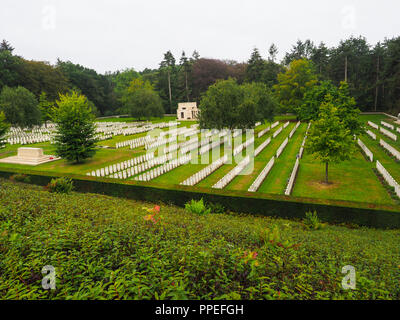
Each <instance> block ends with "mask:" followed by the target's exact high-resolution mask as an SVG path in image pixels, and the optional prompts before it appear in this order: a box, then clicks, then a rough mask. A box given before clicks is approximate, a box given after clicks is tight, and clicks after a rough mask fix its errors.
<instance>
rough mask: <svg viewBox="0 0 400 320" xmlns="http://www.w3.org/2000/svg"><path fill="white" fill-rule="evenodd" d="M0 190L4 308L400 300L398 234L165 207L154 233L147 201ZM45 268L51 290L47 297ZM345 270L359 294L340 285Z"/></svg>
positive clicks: (6, 184) (16, 187)
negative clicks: (62, 302)
mask: <svg viewBox="0 0 400 320" xmlns="http://www.w3.org/2000/svg"><path fill="white" fill-rule="evenodd" d="M0 185H1V186H2V187H1V188H0V261H1V263H0V274H1V277H0V299H17V300H21V299H24V300H27V299H81V300H88V299H90V300H97V299H123V300H124V299H173V300H175V299H228V300H232V299H250V300H252V299H273V300H275V299H280V300H285V299H304V300H311V299H312V300H315V299H357V300H359V299H396V300H398V299H400V286H399V281H400V269H399V261H400V251H399V239H400V231H399V230H390V231H388V230H376V229H368V228H357V227H352V228H347V227H346V226H336V225H327V226H326V227H325V228H323V229H321V230H316V231H311V230H307V229H306V228H305V227H304V224H303V223H302V222H300V221H291V220H286V219H277V218H268V217H262V216H252V215H243V214H238V213H232V212H230V213H221V214H214V213H211V214H208V215H197V214H194V213H191V212H189V211H186V210H185V209H183V208H179V207H175V206H168V205H164V204H162V203H158V205H160V207H161V209H160V213H159V214H158V216H159V218H158V219H159V220H158V222H157V223H156V224H154V223H153V222H151V221H146V220H145V219H144V217H145V216H146V215H148V214H149V213H148V212H147V211H146V210H145V209H143V207H144V208H152V207H154V205H155V204H154V203H153V204H150V203H144V202H139V201H132V200H126V199H121V198H113V197H107V196H102V195H94V194H88V193H85V194H80V193H74V192H73V193H71V194H69V195H60V194H54V193H49V192H47V191H45V190H44V189H43V188H41V187H38V186H32V185H24V184H20V183H14V182H10V181H7V180H3V179H0ZM272 234H273V235H274V237H273V240H271V241H269V240H270V239H271V238H269V236H270V235H272ZM46 265H51V266H53V267H54V268H55V271H56V289H55V290H43V289H42V284H41V283H42V278H43V275H42V273H41V270H42V268H43V266H46ZM346 265H351V266H353V267H354V268H355V270H356V289H355V290H344V289H343V288H342V285H341V283H342V279H343V277H344V274H342V268H343V267H344V266H346Z"/></svg>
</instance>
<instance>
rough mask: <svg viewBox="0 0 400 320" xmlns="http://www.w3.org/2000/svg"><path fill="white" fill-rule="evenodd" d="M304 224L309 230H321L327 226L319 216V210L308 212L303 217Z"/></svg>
mask: <svg viewBox="0 0 400 320" xmlns="http://www.w3.org/2000/svg"><path fill="white" fill-rule="evenodd" d="M303 224H304V225H305V227H306V228H307V229H308V230H320V229H322V228H324V227H325V224H323V223H321V221H320V220H319V218H318V216H317V212H316V211H314V212H311V211H308V212H306V217H305V218H304V219H303Z"/></svg>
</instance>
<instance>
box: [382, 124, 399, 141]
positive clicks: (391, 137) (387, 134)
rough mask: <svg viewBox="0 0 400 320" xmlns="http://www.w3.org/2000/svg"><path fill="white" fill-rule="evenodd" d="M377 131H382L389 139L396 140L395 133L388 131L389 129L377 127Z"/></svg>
mask: <svg viewBox="0 0 400 320" xmlns="http://www.w3.org/2000/svg"><path fill="white" fill-rule="evenodd" d="M379 131H380V132H382V133H383V134H384V135H385V136H387V137H389V138H390V139H392V140H394V141H397V135H396V134H394V133H392V132H390V131H388V130H386V129H384V128H382V127H380V128H379Z"/></svg>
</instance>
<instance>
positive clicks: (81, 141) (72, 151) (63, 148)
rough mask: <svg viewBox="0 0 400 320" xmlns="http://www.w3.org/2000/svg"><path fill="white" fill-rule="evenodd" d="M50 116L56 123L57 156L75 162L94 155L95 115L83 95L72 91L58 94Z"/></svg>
mask: <svg viewBox="0 0 400 320" xmlns="http://www.w3.org/2000/svg"><path fill="white" fill-rule="evenodd" d="M52 117H53V121H54V123H56V124H57V131H58V133H57V135H56V139H55V141H56V154H57V155H58V156H60V157H62V158H64V159H67V160H68V161H73V162H75V163H80V162H82V161H83V160H85V159H87V158H90V157H93V156H94V154H95V153H96V150H95V145H96V138H95V134H96V127H95V117H94V115H93V113H92V109H91V107H90V105H89V102H88V100H87V99H86V97H85V96H83V95H79V94H78V93H77V92H74V91H72V92H71V93H69V94H66V95H60V100H59V101H57V108H54V111H53V115H52Z"/></svg>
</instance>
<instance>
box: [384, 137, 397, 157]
mask: <svg viewBox="0 0 400 320" xmlns="http://www.w3.org/2000/svg"><path fill="white" fill-rule="evenodd" d="M379 144H380V145H381V146H382V147H383V148H384V149H386V150H387V151H389V152H390V153H391V154H392V155H393V156H394V157H395V158H396V159H397V160H400V152H399V151H398V150H397V149H395V148H393V147H392V146H391V145H390V144H388V143H387V142H385V141H384V140H383V139H380V141H379Z"/></svg>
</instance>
